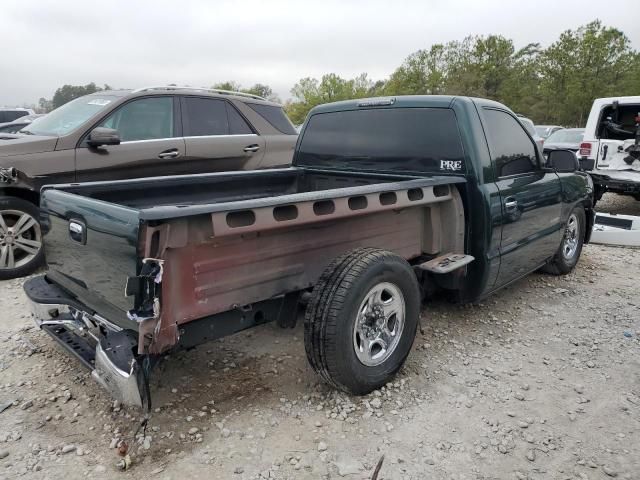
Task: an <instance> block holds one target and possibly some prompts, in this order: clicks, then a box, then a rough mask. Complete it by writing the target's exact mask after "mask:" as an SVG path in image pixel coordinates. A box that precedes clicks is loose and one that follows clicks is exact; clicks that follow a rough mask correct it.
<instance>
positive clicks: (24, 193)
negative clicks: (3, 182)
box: [0, 187, 40, 207]
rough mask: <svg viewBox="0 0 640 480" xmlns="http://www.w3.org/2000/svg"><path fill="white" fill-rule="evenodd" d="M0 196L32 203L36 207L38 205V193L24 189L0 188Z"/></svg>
mask: <svg viewBox="0 0 640 480" xmlns="http://www.w3.org/2000/svg"><path fill="white" fill-rule="evenodd" d="M0 195H1V196H6V197H16V198H21V199H23V200H26V201H27V202H31V203H33V204H34V205H35V206H36V207H37V206H38V205H40V193H38V192H34V191H33V190H27V189H26V188H15V187H4V188H0Z"/></svg>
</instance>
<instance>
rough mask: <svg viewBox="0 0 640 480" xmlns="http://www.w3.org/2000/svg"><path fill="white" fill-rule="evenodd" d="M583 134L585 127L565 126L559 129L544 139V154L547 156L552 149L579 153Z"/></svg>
mask: <svg viewBox="0 0 640 480" xmlns="http://www.w3.org/2000/svg"><path fill="white" fill-rule="evenodd" d="M583 136H584V128H563V129H562V130H557V131H556V132H555V133H553V134H551V136H550V137H549V138H547V139H546V140H545V141H544V148H543V151H544V154H545V156H546V155H548V153H549V152H550V151H552V150H571V151H572V152H576V153H577V152H578V150H580V144H581V143H582V138H583Z"/></svg>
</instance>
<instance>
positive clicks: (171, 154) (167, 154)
mask: <svg viewBox="0 0 640 480" xmlns="http://www.w3.org/2000/svg"><path fill="white" fill-rule="evenodd" d="M178 156H180V152H179V151H178V149H177V148H172V149H170V150H165V151H164V152H160V153H159V154H158V158H161V159H163V160H166V159H168V158H176V157H178Z"/></svg>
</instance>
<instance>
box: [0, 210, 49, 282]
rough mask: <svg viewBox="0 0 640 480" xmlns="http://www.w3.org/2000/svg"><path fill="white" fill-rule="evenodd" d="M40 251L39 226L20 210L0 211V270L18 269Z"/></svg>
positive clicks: (33, 219) (40, 236) (40, 233)
mask: <svg viewBox="0 0 640 480" xmlns="http://www.w3.org/2000/svg"><path fill="white" fill-rule="evenodd" d="M41 249H42V232H41V230H40V224H39V223H38V221H37V220H36V219H35V218H33V217H32V216H31V215H29V214H28V213H25V212H21V211H20V210H0V270H9V269H14V268H20V267H22V266H24V265H26V264H28V263H29V262H31V261H32V260H33V259H34V258H35V257H36V256H37V255H38V253H40V250H41Z"/></svg>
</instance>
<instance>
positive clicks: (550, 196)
mask: <svg viewBox="0 0 640 480" xmlns="http://www.w3.org/2000/svg"><path fill="white" fill-rule="evenodd" d="M41 199H42V201H41V209H42V212H43V218H42V222H41V223H42V225H43V230H44V231H45V232H46V242H45V245H46V256H47V259H48V262H49V267H50V270H49V272H48V273H46V274H45V275H42V276H39V277H35V278H32V279H30V280H29V281H27V282H26V283H25V286H24V289H25V292H26V294H27V296H28V297H29V298H30V300H31V302H32V305H33V311H34V316H35V320H36V322H37V324H38V325H39V326H40V327H41V328H42V330H44V331H45V332H47V333H48V334H50V335H51V336H52V337H53V338H54V339H55V340H56V341H58V342H59V343H60V344H61V345H63V346H64V347H65V348H66V349H67V350H68V351H69V352H70V353H71V354H73V355H75V356H76V357H77V358H78V360H79V361H80V362H81V363H82V364H84V365H85V366H86V367H87V368H89V369H91V370H92V371H93V376H94V378H95V379H96V380H97V381H98V382H99V383H101V384H102V385H103V386H104V387H105V388H107V389H108V390H109V391H110V392H111V393H112V394H113V395H114V396H115V397H116V398H119V399H120V400H122V401H124V402H126V403H128V404H134V405H141V406H143V407H145V408H149V406H150V401H151V394H150V391H151V389H150V385H149V379H150V375H151V372H152V368H153V365H154V363H155V361H156V360H157V359H158V358H159V357H160V356H161V355H163V354H165V353H167V352H170V351H175V350H176V349H180V348H191V347H193V346H196V345H199V344H202V343H204V342H207V341H210V340H213V339H217V338H220V337H223V336H225V335H231V334H233V333H236V332H238V331H241V330H244V329H247V328H250V327H253V326H255V325H259V324H262V323H265V322H268V321H272V320H273V321H276V322H278V324H279V325H281V326H283V327H286V326H292V325H295V322H296V319H297V312H298V311H299V308H300V307H305V308H306V314H305V319H304V329H305V347H306V351H307V357H308V360H309V362H310V364H311V365H312V367H313V368H314V370H315V371H316V372H318V374H319V375H320V376H321V377H322V378H323V379H324V380H326V381H327V382H328V383H330V384H331V385H334V386H335V387H336V388H339V389H342V390H344V391H347V392H351V393H355V394H365V393H367V392H370V391H372V390H373V389H376V388H379V387H380V386H382V385H384V384H385V383H386V382H388V381H389V380H390V379H391V378H392V377H393V375H394V374H395V373H396V372H397V371H398V370H399V369H400V367H401V366H402V365H403V363H404V361H405V359H406V357H407V355H408V354H409V351H410V350H411V346H412V343H413V340H414V336H415V332H416V327H417V324H418V320H419V316H420V308H421V302H423V301H428V299H429V298H433V297H434V296H437V295H445V294H446V295H448V296H450V297H454V298H457V299H458V300H459V301H463V302H468V301H474V300H478V299H480V298H483V297H485V296H487V295H489V294H490V293H492V292H494V291H496V290H497V289H499V288H501V287H504V286H505V285H508V284H510V283H512V282H514V281H515V280H517V279H519V278H521V277H522V276H524V275H526V274H527V273H529V272H532V271H534V270H537V269H540V268H542V269H544V270H546V271H547V272H549V273H552V274H565V273H568V272H570V271H571V270H572V269H573V268H574V266H575V265H576V263H577V262H578V259H579V257H580V253H581V250H582V245H583V244H584V243H585V242H587V241H588V240H589V236H590V232H591V228H592V225H593V218H594V213H593V186H592V183H591V180H590V178H589V176H588V175H587V174H585V173H584V172H581V171H579V165H578V162H577V159H576V156H575V154H574V153H573V152H570V151H562V150H556V151H554V152H551V153H550V155H549V157H548V159H546V160H545V159H544V157H543V156H542V154H541V152H540V151H539V150H538V148H537V147H536V144H535V142H534V140H533V139H532V138H531V136H530V135H529V134H528V133H527V131H526V130H525V128H523V126H522V124H521V123H520V122H519V121H518V119H517V117H516V115H514V113H513V112H511V111H510V110H509V109H508V108H507V107H505V106H504V105H501V104H499V103H496V102H492V101H489V100H482V99H474V98H467V97H450V96H407V97H392V98H372V99H365V100H352V101H346V102H339V103H333V104H328V105H322V106H318V107H316V108H314V109H313V110H312V111H311V112H310V114H309V116H308V118H307V120H306V122H305V124H304V126H303V128H302V131H301V133H300V137H299V140H298V143H297V145H296V150H295V154H294V160H293V167H291V168H285V169H274V170H268V171H252V172H234V173H213V174H201V175H191V176H174V177H164V178H155V179H138V180H123V181H117V182H108V183H107V182H96V183H86V184H69V185H58V186H49V187H45V188H44V189H43V191H42V195H41Z"/></svg>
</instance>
